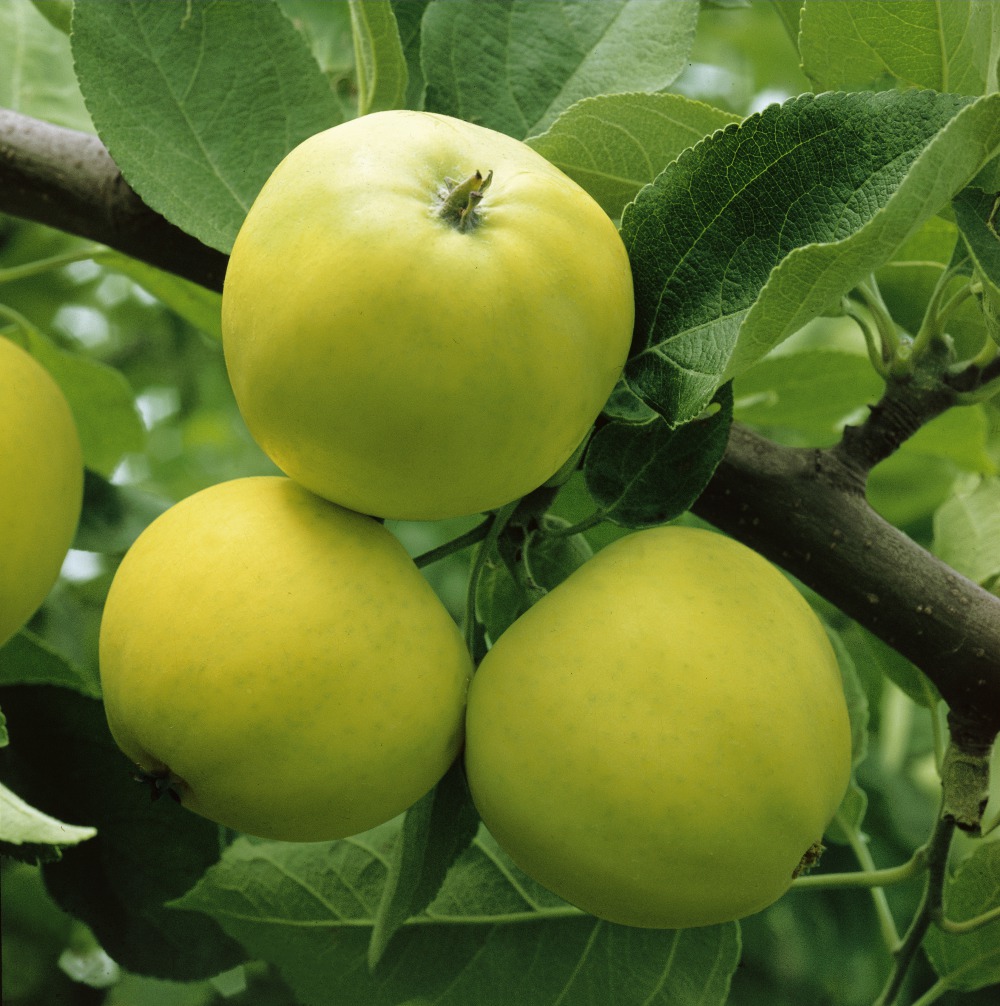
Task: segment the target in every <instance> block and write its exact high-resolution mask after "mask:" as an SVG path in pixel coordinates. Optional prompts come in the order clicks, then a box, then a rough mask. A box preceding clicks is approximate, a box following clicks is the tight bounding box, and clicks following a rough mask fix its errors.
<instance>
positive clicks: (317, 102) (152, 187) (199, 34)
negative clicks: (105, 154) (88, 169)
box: [72, 0, 341, 252]
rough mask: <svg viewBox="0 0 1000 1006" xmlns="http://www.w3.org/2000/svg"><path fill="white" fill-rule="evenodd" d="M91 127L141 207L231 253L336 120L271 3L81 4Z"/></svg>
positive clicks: (332, 103) (79, 51)
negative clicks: (281, 173)
mask: <svg viewBox="0 0 1000 1006" xmlns="http://www.w3.org/2000/svg"><path fill="white" fill-rule="evenodd" d="M72 43H73V56H74V59H75V61H76V70H77V75H78V77H79V80H80V87H81V88H82V90H83V93H84V97H85V98H86V101H87V108H88V110H89V111H90V114H91V115H92V116H93V119H94V125H95V126H96V127H97V131H98V134H99V135H100V137H101V139H102V140H103V141H104V143H105V145H106V146H107V148H108V150H109V151H110V152H111V156H112V157H113V158H114V159H115V163H116V164H117V165H118V167H119V168H120V169H121V171H122V174H123V175H124V176H125V178H126V179H127V180H128V182H129V183H130V184H131V185H132V187H133V188H134V189H135V190H136V191H137V192H138V193H139V195H140V196H142V198H143V200H144V201H145V202H146V203H147V204H148V205H149V206H151V207H152V208H153V209H154V210H156V211H157V212H158V213H161V214H163V216H165V217H166V218H167V219H168V220H170V221H172V222H173V223H175V224H176V225H177V226H178V227H180V228H181V229H183V230H185V231H187V232H188V233H189V234H192V235H194V236H195V237H197V238H198V239H199V240H201V241H202V242H204V243H205V244H207V245H209V246H210V247H212V248H217V249H218V250H219V251H223V252H228V251H229V250H230V248H231V247H232V244H233V240H234V239H235V237H236V232H237V231H238V230H239V227H240V224H242V222H243V218H244V217H245V216H246V213H247V210H248V209H249V208H250V204H251V203H252V202H253V200H254V198H255V197H256V195H257V193H258V192H259V191H260V189H261V187H262V186H263V184H264V182H265V181H266V180H267V178H268V176H269V175H270V174H271V172H272V171H273V170H274V168H275V167H276V166H277V164H278V162H279V161H280V160H281V159H282V158H283V157H284V156H285V154H287V153H288V152H289V151H290V150H291V149H292V148H293V147H294V146H296V145H297V144H298V143H300V142H301V141H302V140H304V139H306V137H308V136H311V135H312V134H313V133H317V132H319V131H320V130H322V129H326V128H328V127H330V126H333V125H335V124H336V123H337V122H339V121H340V118H341V116H340V110H339V108H338V106H337V102H336V100H335V98H334V96H333V94H332V92H331V90H330V88H329V85H328V83H327V80H326V78H325V77H324V76H323V74H322V72H321V71H320V69H319V67H318V66H317V65H316V61H315V60H314V59H313V57H312V54H311V53H310V52H309V49H308V47H307V45H306V43H305V40H304V39H303V38H302V36H301V35H300V34H299V33H298V32H297V31H296V30H295V29H294V27H293V26H292V25H291V23H290V22H289V21H288V20H287V19H286V18H285V17H284V15H283V14H282V13H281V10H280V9H279V8H278V6H277V4H276V3H274V2H273V0H252V2H248V0H240V2H220V0H205V2H199V3H191V2H190V0H160V2H158V3H144V2H142V0H121V2H119V3H106V2H105V0H76V4H75V5H74V8H73V34H72Z"/></svg>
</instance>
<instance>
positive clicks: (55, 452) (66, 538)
mask: <svg viewBox="0 0 1000 1006" xmlns="http://www.w3.org/2000/svg"><path fill="white" fill-rule="evenodd" d="M82 501H83V458H82V455H81V452H80V440H79V437H78V436H77V431H76V425H75V423H74V422H73V416H72V413H71V412H70V408H69V405H68V403H67V402H66V399H65V397H64V396H63V393H62V391H60V389H59V386H58V385H57V384H56V382H55V381H54V380H53V379H52V378H51V377H50V376H49V373H48V371H47V370H45V369H44V368H43V367H42V366H41V364H39V363H37V362H36V361H35V359H34V357H32V356H30V355H29V354H28V353H26V352H25V351H24V350H23V349H21V348H20V346H16V345H15V344H14V343H13V342H11V341H10V340H9V339H5V338H3V337H0V646H2V645H3V644H4V643H5V642H7V640H8V639H10V637H11V636H13V635H14V633H15V632H17V631H18V629H20V628H21V627H22V626H23V625H24V623H25V622H26V621H27V620H28V619H29V618H30V617H31V616H32V615H33V614H34V613H35V611H36V610H37V609H38V607H39V605H40V604H41V603H42V601H43V600H45V595H46V594H48V592H49V590H51V588H52V585H53V584H54V583H55V582H56V579H57V578H58V576H59V570H60V568H61V567H62V563H63V560H64V559H65V558H66V553H67V551H68V550H69V547H70V545H71V544H72V541H73V535H74V534H75V533H76V526H77V523H78V522H79V519H80V507H81V505H82Z"/></svg>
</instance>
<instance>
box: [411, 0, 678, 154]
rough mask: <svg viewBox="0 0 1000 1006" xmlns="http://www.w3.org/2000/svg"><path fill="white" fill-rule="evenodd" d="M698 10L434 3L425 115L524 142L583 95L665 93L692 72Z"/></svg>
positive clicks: (629, 2) (567, 2) (505, 0)
mask: <svg viewBox="0 0 1000 1006" xmlns="http://www.w3.org/2000/svg"><path fill="white" fill-rule="evenodd" d="M697 18H698V5H697V4H694V3H676V2H675V0H604V2H602V3H592V2H590V0H551V2H547V3H537V2H535V0H482V2H478V3H474V4H468V3H452V2H451V0H432V3H430V4H429V6H428V8H427V12H426V14H425V15H424V20H423V38H422V52H421V64H422V67H423V73H424V77H425V79H426V81H427V99H426V104H427V108H428V109H429V110H430V111H434V112H444V113H446V114H448V115H454V116H457V117H458V118H460V119H467V120H468V121H470V122H477V123H479V124H480V125H483V126H489V127H490V128H491V129H496V130H499V131H500V132H502V133H508V134H510V135H511V136H515V137H517V138H519V139H520V138H523V137H525V136H530V135H533V134H535V133H539V132H542V131H543V130H544V129H547V128H548V127H549V125H551V123H552V122H553V121H554V119H555V118H556V116H557V115H559V113H560V112H562V111H563V110H564V109H566V108H568V107H569V106H570V105H572V104H573V103H574V102H577V101H579V100H580V99H581V98H590V97H593V96H594V95H597V94H609V93H622V92H626V91H660V90H662V89H663V88H665V87H667V86H668V85H669V84H670V83H671V82H672V81H673V80H674V79H675V78H676V77H677V76H678V74H679V73H680V72H681V71H682V70H683V69H684V67H685V66H686V64H687V59H688V53H689V51H690V48H691V44H692V41H693V39H694V30H695V25H696V22H697Z"/></svg>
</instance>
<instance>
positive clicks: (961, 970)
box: [924, 842, 1000, 992]
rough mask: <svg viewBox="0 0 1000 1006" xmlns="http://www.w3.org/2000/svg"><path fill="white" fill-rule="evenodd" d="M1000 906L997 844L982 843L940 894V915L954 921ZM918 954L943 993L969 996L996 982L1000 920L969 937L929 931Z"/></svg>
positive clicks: (999, 846) (999, 849) (999, 845)
mask: <svg viewBox="0 0 1000 1006" xmlns="http://www.w3.org/2000/svg"><path fill="white" fill-rule="evenodd" d="M998 907H1000V842H982V843H980V844H979V845H978V846H977V848H976V850H975V852H973V854H972V855H971V856H969V858H968V859H966V860H964V861H963V862H962V864H961V865H960V866H959V868H958V870H957V871H956V873H955V876H954V878H952V880H951V881H950V883H949V884H948V886H947V888H946V891H945V914H946V915H947V917H948V918H949V919H951V920H953V921H955V922H961V921H963V920H965V919H971V918H974V917H975V916H977V915H980V914H982V913H983V912H987V911H989V910H990V909H995V908H998ZM924 950H925V951H926V952H927V956H928V958H930V962H931V964H932V965H933V967H934V970H935V971H936V972H937V973H938V975H940V977H941V981H942V983H943V984H944V986H945V987H946V988H949V989H960V990H961V991H963V992H972V991H975V990H976V989H981V988H985V987H986V986H987V985H992V984H993V983H994V982H1000V919H997V920H996V921H994V922H991V923H989V924H988V925H985V926H981V927H980V928H978V929H974V930H973V931H972V932H970V933H962V934H954V933H945V932H942V931H941V930H940V929H938V928H936V927H931V929H930V931H929V932H928V933H927V936H926V937H924Z"/></svg>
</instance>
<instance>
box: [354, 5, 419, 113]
mask: <svg viewBox="0 0 1000 1006" xmlns="http://www.w3.org/2000/svg"><path fill="white" fill-rule="evenodd" d="M348 5H349V7H350V10H351V27H352V29H353V33H354V62H355V65H356V67H357V74H358V114H359V115H367V114H368V113H369V112H380V111H384V110H386V109H390V108H402V107H403V101H404V99H405V97H406V78H407V69H406V58H405V57H404V55H403V45H402V42H401V41H400V39H399V29H398V28H397V27H396V16H395V14H393V11H392V4H391V3H389V0H364V2H362V0H349V4H348Z"/></svg>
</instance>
